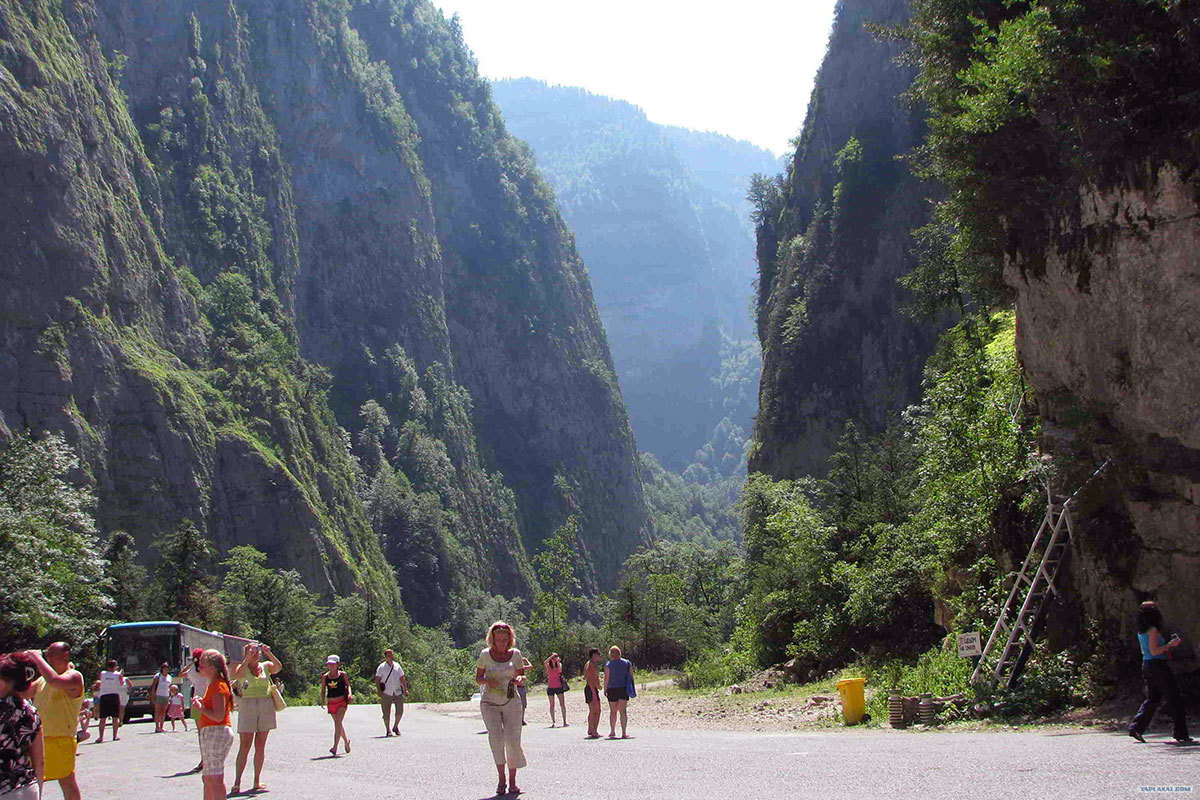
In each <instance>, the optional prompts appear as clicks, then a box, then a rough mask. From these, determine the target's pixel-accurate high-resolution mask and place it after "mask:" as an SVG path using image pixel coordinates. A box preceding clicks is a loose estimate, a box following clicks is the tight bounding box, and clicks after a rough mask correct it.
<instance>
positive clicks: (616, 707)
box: [604, 644, 633, 739]
mask: <svg viewBox="0 0 1200 800" xmlns="http://www.w3.org/2000/svg"><path fill="white" fill-rule="evenodd" d="M631 683H633V663H632V662H630V661H629V659H627V658H622V657H621V648H619V647H617V646H616V645H615V644H614V645H613V646H612V647H610V648H608V662H607V663H606V664H605V665H604V696H605V697H607V698H608V738H610V739H615V738H617V714H620V715H621V738H622V739H628V738H629V732H628V727H629V712H628V711H627V710H626V707H627V706H628V705H629V684H631Z"/></svg>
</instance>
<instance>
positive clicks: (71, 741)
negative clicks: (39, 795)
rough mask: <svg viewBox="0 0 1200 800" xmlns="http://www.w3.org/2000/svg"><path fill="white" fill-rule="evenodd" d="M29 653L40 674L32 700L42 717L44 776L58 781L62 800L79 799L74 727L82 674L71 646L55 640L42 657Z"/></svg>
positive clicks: (32, 651) (46, 778) (77, 712)
mask: <svg viewBox="0 0 1200 800" xmlns="http://www.w3.org/2000/svg"><path fill="white" fill-rule="evenodd" d="M29 655H30V656H31V657H32V658H33V660H34V662H36V664H37V670H38V672H40V673H41V675H42V677H40V678H38V680H37V682H36V683H35V684H34V686H35V692H36V694H34V696H33V704H34V705H35V706H36V707H37V710H38V715H39V716H41V718H42V732H43V733H42V735H43V737H44V742H45V744H44V752H45V780H47V781H58V786H59V788H60V789H62V793H63V798H64V800H79V797H80V794H79V784H78V783H76V781H75V744H76V741H75V728H76V726H77V725H78V724H79V709H80V708H82V707H83V675H81V674H80V673H79V671H78V670H77V669H75V668H74V667H73V666H72V665H71V648H70V647H69V646H68V645H67V643H66V642H55V643H54V644H52V645H50V646H49V647H47V648H46V655H45V657H43V656H42V654H41V652H39V651H37V650H30V651H29Z"/></svg>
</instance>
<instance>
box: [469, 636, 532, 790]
mask: <svg viewBox="0 0 1200 800" xmlns="http://www.w3.org/2000/svg"><path fill="white" fill-rule="evenodd" d="M516 643H517V637H516V635H515V634H514V633H513V629H512V626H511V625H509V624H508V623H507V622H494V623H492V626H491V627H490V628H488V632H487V645H488V646H487V648H486V649H484V650H483V651H482V652H480V654H479V660H478V661H477V662H475V683H476V684H478V685H479V688H480V691H481V692H482V696H481V698H480V703H479V709H480V712H481V713H482V714H483V722H484V725H486V726H487V732H488V744H489V745H490V746H491V748H492V760H493V761H495V762H496V775H497V777H498V778H499V782H498V784H497V786H496V794H520V792H521V790H520V788H519V787H518V786H517V770H518V769H520V768H521V767H524V766H525V764H526V762H525V753H524V751H523V750H522V749H521V723H522V719H521V718H522V717H523V716H524V713H523V709H522V707H521V700H520V698H519V697H518V696H517V687H518V686H519V685H524V683H525V670H526V667H525V664H526V663H528V662H526V661H525V660H524V659H523V658H522V656H521V651H520V650H518V649H517V648H516ZM505 767H507V768H508V782H507V786H506V785H505V780H504V777H505V776H504V770H505Z"/></svg>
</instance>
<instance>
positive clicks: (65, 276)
mask: <svg viewBox="0 0 1200 800" xmlns="http://www.w3.org/2000/svg"><path fill="white" fill-rule="evenodd" d="M0 14H2V15H3V26H2V29H0V35H2V36H3V39H4V73H3V79H2V84H0V85H2V91H3V100H2V106H0V113H2V114H3V115H4V124H3V132H2V134H0V150H2V152H3V155H2V156H0V164H3V170H4V180H3V181H2V182H0V183H2V185H3V188H0V192H2V193H3V198H4V203H5V208H6V211H5V214H4V215H3V220H2V221H0V226H2V228H0V239H2V241H3V242H4V244H3V250H4V253H5V255H4V258H3V267H2V269H3V280H2V281H0V285H2V287H3V294H2V295H0V297H2V302H3V307H2V311H0V327H2V329H3V334H2V337H0V338H2V340H3V343H4V350H3V358H2V359H0V364H2V366H0V370H2V371H3V375H2V377H0V387H2V388H0V414H2V416H3V419H4V427H6V428H9V429H11V428H18V429H20V428H31V429H33V430H37V431H41V430H47V429H49V430H62V431H64V432H66V433H67V434H68V435H69V436H70V438H71V439H72V440H73V441H74V442H75V443H76V444H77V445H78V446H79V447H80V448H81V450H82V452H83V454H84V456H85V460H86V464H87V470H88V475H87V476H83V477H85V478H86V479H88V480H91V481H94V482H95V484H96V489H97V492H98V495H99V497H100V507H99V509H98V515H99V519H100V522H101V524H102V526H103V527H104V528H106V529H108V530H114V529H119V528H123V529H126V530H129V531H131V532H134V533H135V534H137V535H138V538H139V540H140V543H141V545H142V546H143V548H145V549H146V550H149V548H150V547H151V546H152V545H153V544H154V542H155V541H156V538H157V537H158V536H159V535H160V534H161V533H162V532H163V531H164V530H167V529H169V528H170V527H173V526H175V525H177V524H179V523H180V522H181V521H182V520H191V521H193V522H195V523H196V524H198V525H200V526H202V527H203V528H204V529H205V530H207V531H208V532H209V534H210V535H211V537H212V538H213V540H214V541H215V542H216V543H217V544H218V545H219V546H221V547H222V548H224V547H229V546H232V545H235V544H254V545H256V546H259V547H261V548H262V549H264V550H266V551H267V552H268V553H269V554H270V555H271V556H272V557H273V558H274V559H275V560H276V561H277V563H280V564H283V565H287V566H290V567H294V568H296V569H298V570H299V571H300V572H301V574H302V575H303V576H304V577H305V580H306V581H307V582H308V583H309V584H310V585H311V586H313V587H314V588H316V589H318V590H319V591H321V592H322V593H324V594H326V595H327V596H328V595H329V594H332V593H334V592H349V591H354V590H364V589H365V590H368V591H370V592H371V593H372V594H373V596H374V597H375V598H376V599H377V600H378V601H381V602H385V603H388V602H390V603H398V600H399V595H398V592H397V591H396V584H395V581H394V579H393V577H392V575H391V573H390V571H389V570H388V569H387V568H386V566H385V565H384V563H383V559H382V558H381V555H380V550H379V545H378V541H377V539H376V538H375V537H374V535H373V534H372V532H371V530H370V528H369V526H368V525H367V524H366V520H365V518H364V516H363V514H362V510H361V505H360V504H359V503H358V500H357V498H356V496H355V493H354V480H353V470H352V468H351V464H350V459H349V455H348V453H347V452H346V450H345V448H344V446H342V444H341V440H340V439H339V438H338V436H337V433H336V430H335V429H334V426H333V421H332V419H331V418H330V417H329V415H328V413H327V412H326V411H325V407H324V405H323V403H322V402H320V401H313V400H311V398H309V397H307V396H305V392H307V391H309V390H310V389H311V388H312V387H311V386H310V385H308V384H307V383H306V382H305V381H303V380H299V379H295V378H293V377H291V376H290V375H288V374H286V372H284V371H283V370H286V369H289V368H291V367H293V366H295V367H299V366H300V365H299V364H298V363H297V362H294V361H293V360H292V359H291V357H290V356H289V351H290V350H291V349H293V345H292V344H291V342H292V339H291V338H290V337H289V335H288V334H287V333H286V331H285V330H284V329H283V328H281V327H280V326H279V325H278V324H277V322H282V321H283V320H282V319H279V318H277V319H276V320H272V319H271V318H270V315H268V314H267V313H266V312H263V311H260V310H259V309H258V308H257V307H255V306H253V304H252V303H251V304H249V305H247V306H245V307H239V312H246V313H247V314H248V315H249V316H251V317H253V319H250V320H249V324H248V325H247V326H246V327H245V328H244V331H245V332H246V333H249V334H257V333H259V332H260V329H261V330H262V331H267V330H270V331H271V332H272V333H273V334H277V335H278V337H279V338H278V340H277V342H276V344H277V347H276V348H275V349H274V350H273V351H272V352H270V353H265V352H264V353H260V354H259V355H260V356H261V358H262V359H263V361H264V362H268V364H267V366H266V367H264V369H263V370H262V374H261V376H260V377H261V380H259V381H256V382H254V383H253V385H250V384H245V383H244V384H241V385H235V384H238V381H239V379H241V378H242V377H244V372H243V370H242V369H241V368H240V364H238V363H234V361H235V360H236V359H235V358H234V356H235V354H243V351H244V348H241V347H230V348H226V347H225V346H224V345H221V344H218V343H217V342H215V341H214V337H213V336H212V329H211V327H210V324H209V323H208V321H207V320H206V319H205V317H204V315H203V314H202V313H201V312H200V310H199V309H198V304H197V297H198V295H200V294H202V292H201V291H200V290H199V287H198V286H197V283H196V278H195V276H194V275H192V274H191V273H190V272H189V271H187V269H186V268H185V267H183V266H182V265H180V264H178V263H175V262H173V261H172V259H171V257H170V256H169V255H168V248H167V246H166V243H167V241H168V240H169V238H170V234H169V221H168V219H167V218H166V217H165V216H164V213H163V204H162V202H161V200H160V198H161V196H162V192H161V187H160V183H159V175H158V174H157V173H156V170H155V166H154V164H153V163H152V162H151V161H150V160H149V158H148V157H147V155H146V152H145V149H144V146H143V143H142V141H141V138H140V136H139V133H138V131H137V129H136V128H135V126H134V125H133V123H132V121H131V119H130V117H129V115H128V112H127V109H126V106H125V101H124V98H123V97H122V95H121V93H120V92H119V91H118V89H117V87H116V86H115V85H114V83H113V82H112V80H111V79H110V69H113V67H114V65H113V64H111V63H110V62H107V61H106V59H105V56H104V54H103V52H102V50H101V48H100V46H99V43H98V42H97V40H96V37H95V36H94V34H93V32H92V31H93V28H92V22H93V19H94V17H93V9H92V8H91V7H90V6H87V5H74V4H68V5H67V6H65V7H64V8H62V9H61V10H60V8H59V7H58V6H52V5H50V4H41V3H31V4H21V5H17V4H15V3H5V4H4V5H3V7H2V8H0ZM268 367H269V368H268ZM317 394H319V391H318V392H317ZM267 395H270V405H271V406H272V408H271V410H267V409H266V407H265V402H264V401H266V400H267V397H266V396H267Z"/></svg>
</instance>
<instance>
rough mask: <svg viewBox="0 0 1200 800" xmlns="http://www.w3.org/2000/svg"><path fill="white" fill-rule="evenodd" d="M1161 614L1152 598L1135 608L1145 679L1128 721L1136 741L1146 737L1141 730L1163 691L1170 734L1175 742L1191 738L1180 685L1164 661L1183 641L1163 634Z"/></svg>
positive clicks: (1150, 716)
mask: <svg viewBox="0 0 1200 800" xmlns="http://www.w3.org/2000/svg"><path fill="white" fill-rule="evenodd" d="M1164 627H1165V626H1164V623H1163V615H1162V612H1161V611H1159V610H1158V604H1157V603H1155V602H1154V601H1153V600H1147V601H1146V602H1144V603H1142V605H1141V607H1140V608H1139V609H1138V615H1137V628H1138V645H1140V646H1141V648H1142V680H1143V681H1145V683H1146V700H1145V702H1143V703H1142V707H1141V708H1139V709H1138V712H1137V714H1136V715H1135V716H1134V718H1133V721H1132V722H1130V723H1129V735H1130V736H1132V737H1133V738H1134V739H1137V740H1138V741H1139V742H1144V741H1146V740H1145V739H1144V738H1142V734H1144V733H1145V732H1146V729H1147V728H1149V727H1150V720H1151V719H1153V717H1154V712H1155V711H1156V710H1158V704H1159V703H1160V702H1161V701H1162V697H1163V695H1164V694H1165V695H1166V696H1167V702H1168V703H1170V704H1171V719H1172V722H1173V725H1174V731H1173V732H1172V735H1173V736H1174V737H1175V741H1177V742H1191V741H1193V740H1192V738H1191V737H1190V736H1188V728H1187V710H1186V709H1185V708H1184V706H1183V697H1182V696H1180V694H1179V687H1178V686H1176V685H1175V676H1174V675H1172V674H1171V666H1170V664H1168V663H1167V657H1168V654H1169V653H1170V652H1171V651H1172V650H1174V649H1175V648H1176V647H1178V646H1179V645H1180V644H1182V642H1183V640H1182V639H1180V638H1179V636H1178V634H1177V635H1175V636H1172V637H1171V638H1170V639H1166V638H1165V637H1164V636H1163V628H1164Z"/></svg>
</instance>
